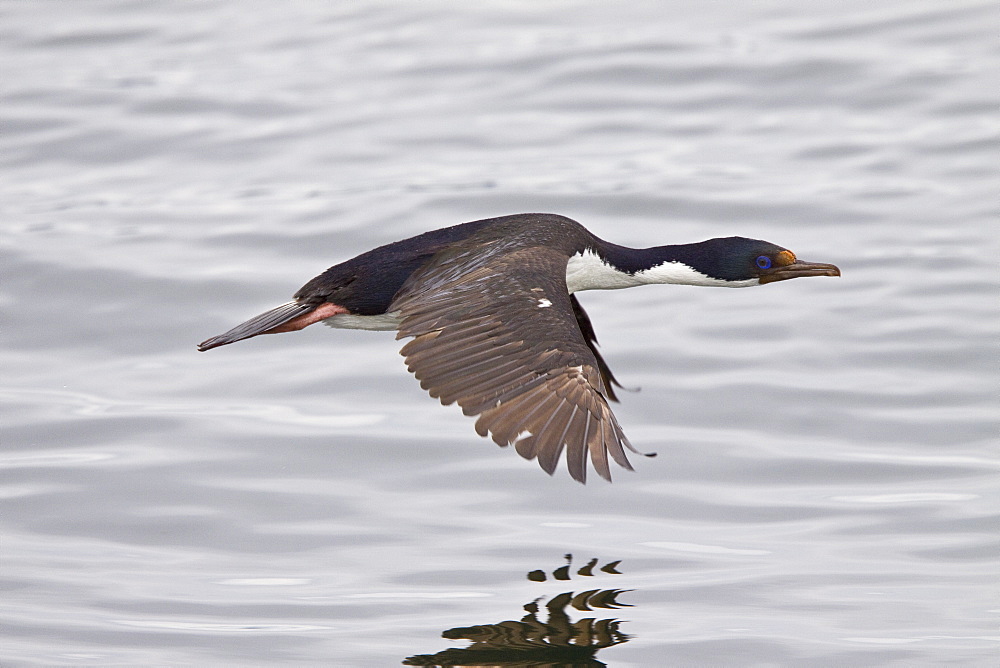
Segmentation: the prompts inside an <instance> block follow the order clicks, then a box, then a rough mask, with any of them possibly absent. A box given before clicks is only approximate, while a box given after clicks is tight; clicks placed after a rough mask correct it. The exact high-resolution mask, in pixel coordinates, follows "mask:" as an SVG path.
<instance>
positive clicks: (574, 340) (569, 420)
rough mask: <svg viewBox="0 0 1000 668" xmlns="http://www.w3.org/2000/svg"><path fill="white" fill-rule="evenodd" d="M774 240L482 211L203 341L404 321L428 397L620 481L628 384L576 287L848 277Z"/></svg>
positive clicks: (519, 443)
mask: <svg viewBox="0 0 1000 668" xmlns="http://www.w3.org/2000/svg"><path fill="white" fill-rule="evenodd" d="M839 275H840V270H839V269H838V268H837V267H836V266H834V265H832V264H822V263H815V262H803V261H801V260H798V259H797V258H796V257H795V254H794V253H792V252H791V251H790V250H787V249H785V248H782V247H780V246H776V245H774V244H772V243H768V242H766V241H759V240H756V239H745V238H743V237H726V238H721V239H709V240H708V241H702V242H699V243H692V244H680V245H672V246H655V247H653V248H642V249H638V248H627V247H625V246H618V245H616V244H612V243H609V242H607V241H604V240H602V239H599V238H598V237H596V236H594V235H593V234H592V233H590V232H589V231H588V230H587V229H586V228H585V227H583V226H582V225H580V224H579V223H577V222H576V221H573V220H570V219H569V218H566V217H564V216H559V215H555V214H542V213H525V214H517V215H512V216H503V217H500V218H489V219H486V220H478V221H474V222H471V223H465V224H462V225H455V226H453V227H446V228H443V229H440V230H434V231H431V232H426V233H424V234H421V235H419V236H415V237H411V238H409V239H404V240H402V241H397V242H395V243H391V244H387V245H385V246H380V247H378V248H375V249H374V250H370V251H368V252H367V253H362V254H361V255H358V256H357V257H355V258H353V259H351V260H347V261H346V262H342V263H340V264H337V265H334V266H333V267H330V268H329V269H327V270H326V271H325V272H323V273H322V274H320V275H319V276H317V277H316V278H314V279H312V280H311V281H309V282H308V283H306V284H305V285H304V286H303V287H302V288H301V289H300V290H299V291H298V292H297V293H295V297H294V299H292V301H290V302H288V303H285V304H282V305H281V306H278V307H276V308H273V309H271V310H270V311H267V312H266V313H262V314H261V315H258V316H257V317H255V318H251V319H250V320H247V321H246V322H244V323H243V324H242V325H238V326H237V327H234V328H233V329H231V330H229V331H228V332H226V333H225V334H220V335H219V336H214V337H212V338H210V339H208V340H207V341H204V342H202V343H201V344H200V345H199V346H198V349H199V350H202V351H204V350H210V349H212V348H217V347H219V346H224V345H227V344H230V343H234V342H236V341H241V340H243V339H248V338H250V337H253V336H257V335H258V334H277V333H280V332H291V331H295V330H299V329H302V328H304V327H307V326H309V325H311V324H313V323H316V322H323V323H325V324H327V325H329V326H331V327H337V328H346V329H367V330H396V331H397V335H396V338H397V339H402V338H407V337H409V338H410V339H411V340H410V341H409V342H407V343H406V344H405V345H404V346H403V348H402V350H401V351H400V353H401V354H402V355H403V356H404V357H405V358H406V365H407V368H408V369H409V370H410V371H411V372H412V373H413V375H414V376H416V377H417V379H418V380H419V381H420V386H421V387H423V388H424V389H425V390H427V391H428V392H429V393H430V394H431V396H432V397H435V398H438V399H440V400H441V403H443V404H445V405H448V404H451V403H455V402H457V403H458V405H459V406H461V407H462V410H463V411H464V413H465V414H466V415H469V416H479V418H478V419H477V420H476V424H475V427H476V431H477V432H478V433H479V435H480V436H491V437H492V439H493V441H495V442H496V443H497V444H498V445H501V446H508V445H513V446H514V449H515V450H516V451H517V453H518V454H519V455H521V456H522V457H524V458H525V459H537V460H538V463H539V464H540V465H541V467H542V468H543V469H544V470H545V471H546V472H547V473H549V474H550V475H551V474H552V473H554V472H555V470H556V467H557V465H558V461H559V457H560V455H561V454H562V452H563V450H565V452H566V463H567V466H568V469H569V473H570V475H571V476H572V477H573V478H574V479H576V480H578V481H579V482H581V483H582V482H585V481H586V477H587V458H588V454H589V458H590V461H591V463H592V465H593V467H594V470H595V471H597V473H598V474H599V475H600V476H601V477H603V478H605V479H606V480H609V481H610V480H611V469H610V467H609V465H608V458H609V456H610V458H611V459H613V460H614V461H615V462H617V464H618V465H619V466H621V467H622V468H625V469H628V470H632V466H631V464H630V463H629V461H628V458H627V457H626V453H625V451H626V450H629V451H631V452H634V453H637V454H640V453H639V451H638V450H636V449H635V448H634V447H632V445H631V444H630V443H629V440H628V439H627V438H626V437H625V434H624V433H623V431H622V428H621V426H620V425H619V424H618V420H617V419H616V418H615V416H614V413H612V412H611V407H610V405H609V403H608V402H609V401H617V400H618V398H617V396H616V394H615V391H614V387H615V386H617V387H621V385H620V384H619V383H618V380H617V379H616V378H615V377H614V375H613V374H612V373H611V370H610V369H609V368H608V365H607V363H606V362H605V361H604V358H603V357H601V354H600V353H599V352H598V350H597V337H596V335H595V334H594V328H593V326H592V325H591V322H590V318H589V317H588V316H587V313H586V312H585V311H584V310H583V308H582V307H581V306H580V302H579V301H578V300H577V298H576V293H577V292H580V291H582V290H613V289H617V288H628V287H633V286H637V285H648V284H654V283H677V284H684V285H708V286H724V287H749V286H753V285H764V284H765V283H774V282H777V281H783V280H787V279H790V278H799V277H803V276H839Z"/></svg>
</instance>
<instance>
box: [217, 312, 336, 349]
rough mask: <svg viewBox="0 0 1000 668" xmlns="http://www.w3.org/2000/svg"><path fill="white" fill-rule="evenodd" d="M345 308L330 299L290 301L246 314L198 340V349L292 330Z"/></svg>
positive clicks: (333, 314)
mask: <svg viewBox="0 0 1000 668" xmlns="http://www.w3.org/2000/svg"><path fill="white" fill-rule="evenodd" d="M347 312H348V310H347V309H346V308H344V307H343V306H339V305H338V304H331V303H330V302H321V303H309V302H299V301H291V302H288V303H287V304H282V305H281V306H279V307H277V308H273V309H271V310H270V311H267V312H266V313H261V314H260V315H258V316H257V317H255V318H250V319H249V320H247V321H246V322H244V323H243V324H242V325H237V326H236V327H233V328H232V329H231V330H229V331H228V332H226V333H225V334H219V335H218V336H213V337H212V338H210V339H208V340H206V341H202V342H201V343H199V344H198V350H200V351H202V352H204V351H206V350H211V349H212V348H218V347H219V346H225V345H228V344H230V343H236V342H237V341H242V340H243V339H249V338H250V337H251V336H257V335H258V334H279V333H281V332H294V331H297V330H300V329H303V328H304V327H308V326H309V325H311V324H313V323H314V322H319V321H320V320H325V319H326V318H329V317H331V316H335V315H338V314H340V313H347Z"/></svg>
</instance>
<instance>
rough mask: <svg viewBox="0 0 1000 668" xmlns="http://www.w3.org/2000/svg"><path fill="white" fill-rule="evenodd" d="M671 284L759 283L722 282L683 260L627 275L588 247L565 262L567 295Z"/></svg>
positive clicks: (738, 285)
mask: <svg viewBox="0 0 1000 668" xmlns="http://www.w3.org/2000/svg"><path fill="white" fill-rule="evenodd" d="M659 283H675V284H678V285H710V286H718V287H726V288H747V287H750V286H752V285H760V280H759V279H756V278H750V279H747V280H743V281H726V280H723V279H721V278H712V277H711V276H708V275H706V274H703V273H701V272H700V271H696V270H695V269H693V268H691V267H689V266H688V265H686V264H684V263H683V262H664V263H663V264H660V265H657V266H655V267H651V268H650V269H644V270H643V271H637V272H636V273H634V274H628V273H625V272H624V271H618V270H617V269H615V268H614V267H612V266H611V265H610V264H608V263H607V262H605V261H604V260H602V259H601V257H600V256H599V255H598V254H597V253H595V252H593V251H592V250H589V249H588V250H586V251H584V252H583V253H577V254H576V255H573V256H572V257H570V259H569V262H567V263H566V287H567V288H568V289H569V292H570V294H572V293H574V292H580V291H581V290H617V289H619V288H631V287H634V286H636V285H653V284H659Z"/></svg>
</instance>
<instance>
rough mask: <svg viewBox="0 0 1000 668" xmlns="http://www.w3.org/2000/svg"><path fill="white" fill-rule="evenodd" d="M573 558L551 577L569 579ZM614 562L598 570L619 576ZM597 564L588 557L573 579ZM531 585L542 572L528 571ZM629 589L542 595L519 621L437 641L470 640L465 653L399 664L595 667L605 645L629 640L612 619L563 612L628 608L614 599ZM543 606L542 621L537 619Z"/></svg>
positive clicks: (453, 632) (461, 630)
mask: <svg viewBox="0 0 1000 668" xmlns="http://www.w3.org/2000/svg"><path fill="white" fill-rule="evenodd" d="M572 559H573V556H572V555H570V554H567V555H566V561H567V564H566V565H565V566H561V567H560V568H557V569H555V570H554V571H552V579H553V580H557V581H568V580H571V579H572V577H573V575H572V573H571V564H572ZM619 563H620V562H619V561H612V562H609V563H607V564H605V565H604V566H601V567H600V568H599V569H598V570H599V571H600V572H602V573H605V574H607V575H620V572H619V571H618V570H617V566H618V564H619ZM597 565H598V560H597V559H591V560H590V561H589V562H588V563H587V565H585V566H584V567H582V568H580V569H578V570H577V571H576V575H579V576H583V577H593V576H594V575H595V573H594V568H595V567H597ZM528 579H529V580H531V581H532V582H545V581H546V580H547V579H548V576H547V574H546V573H545V571H542V570H537V571H532V572H530V573H528ZM627 591H630V590H628V589H588V590H586V591H582V592H579V593H575V592H572V591H567V592H563V593H561V594H559V595H557V596H555V597H553V598H551V599H550V600H548V602H545V603H542V601H543V599H544V597H540V598H537V599H535V600H533V601H531V602H530V603H527V604H525V606H524V610H525V611H526V612H527V613H528V614H526V615H525V616H524V617H521V619H520V620H518V621H514V620H508V621H504V622H498V623H496V624H479V625H476V626H464V627H457V628H454V629H448V630H447V631H445V632H444V633H442V634H441V637H443V638H448V639H449V640H471V641H472V644H471V645H470V646H469V647H466V648H464V649H459V648H451V649H446V650H444V651H442V652H438V653H437V654H421V655H418V656H411V657H409V658H407V659H406V660H405V661H403V665H406V666H441V667H444V666H470V667H474V666H503V667H505V668H516V667H523V668H527V667H528V666H532V667H534V668H569V667H573V668H576V667H577V666H579V667H584V666H586V667H588V668H589V667H597V666H604V665H606V664H604V663H601V662H600V661H598V660H597V659H596V658H595V657H596V655H597V652H598V651H599V650H601V649H604V648H605V647H613V646H614V645H620V644H622V643H624V642H628V641H629V639H630V637H629V636H628V635H626V634H624V633H622V632H621V631H620V630H619V628H618V627H619V625H620V624H621V623H622V622H621V621H620V620H617V619H596V617H585V618H583V619H578V620H577V621H575V622H574V621H573V620H572V619H571V617H570V614H571V613H570V612H567V608H573V609H575V610H578V611H580V612H593V611H594V609H595V608H596V609H601V610H614V609H616V608H621V607H632V606H630V605H629V604H627V603H619V602H618V600H617V599H618V596H619V595H620V594H622V593H624V592H627ZM542 607H544V608H545V613H546V614H547V617H548V618H547V620H546V621H544V622H543V621H542V620H541V619H539V618H538V615H539V612H540V611H541V609H542Z"/></svg>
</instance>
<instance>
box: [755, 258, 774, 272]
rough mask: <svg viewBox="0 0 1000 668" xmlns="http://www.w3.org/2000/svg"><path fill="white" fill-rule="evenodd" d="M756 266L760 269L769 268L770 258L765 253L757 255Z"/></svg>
mask: <svg viewBox="0 0 1000 668" xmlns="http://www.w3.org/2000/svg"><path fill="white" fill-rule="evenodd" d="M757 267H758V268H760V269H770V268H771V258H769V257H768V256H766V255H759V256H757Z"/></svg>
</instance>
